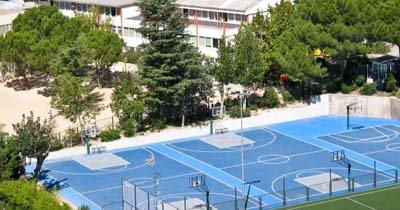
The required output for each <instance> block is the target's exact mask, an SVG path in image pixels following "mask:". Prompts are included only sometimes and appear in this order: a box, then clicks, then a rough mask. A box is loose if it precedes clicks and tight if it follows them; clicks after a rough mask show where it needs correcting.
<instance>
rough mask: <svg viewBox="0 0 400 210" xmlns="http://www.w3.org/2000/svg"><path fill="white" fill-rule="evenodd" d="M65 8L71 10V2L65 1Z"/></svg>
mask: <svg viewBox="0 0 400 210" xmlns="http://www.w3.org/2000/svg"><path fill="white" fill-rule="evenodd" d="M65 9H66V10H71V2H66V3H65Z"/></svg>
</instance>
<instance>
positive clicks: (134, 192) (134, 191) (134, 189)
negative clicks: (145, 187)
mask: <svg viewBox="0 0 400 210" xmlns="http://www.w3.org/2000/svg"><path fill="white" fill-rule="evenodd" d="M133 195H134V200H135V209H137V198H136V185H135V186H134V188H133Z"/></svg>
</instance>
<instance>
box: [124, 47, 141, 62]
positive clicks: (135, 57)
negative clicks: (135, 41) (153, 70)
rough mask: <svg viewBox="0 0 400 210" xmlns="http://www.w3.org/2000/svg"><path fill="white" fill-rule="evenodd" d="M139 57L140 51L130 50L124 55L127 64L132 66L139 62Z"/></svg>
mask: <svg viewBox="0 0 400 210" xmlns="http://www.w3.org/2000/svg"><path fill="white" fill-rule="evenodd" d="M141 55H142V53H141V52H140V50H134V49H131V50H129V51H128V52H126V53H125V56H126V59H127V62H128V63H133V64H137V63H138V62H139V59H140V57H141Z"/></svg>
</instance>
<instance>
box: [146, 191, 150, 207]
mask: <svg viewBox="0 0 400 210" xmlns="http://www.w3.org/2000/svg"><path fill="white" fill-rule="evenodd" d="M146 194H147V209H149V210H150V194H149V193H148V192H146Z"/></svg>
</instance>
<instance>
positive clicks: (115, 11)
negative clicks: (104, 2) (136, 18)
mask: <svg viewBox="0 0 400 210" xmlns="http://www.w3.org/2000/svg"><path fill="white" fill-rule="evenodd" d="M111 16H113V17H115V16H117V8H115V7H111Z"/></svg>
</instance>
